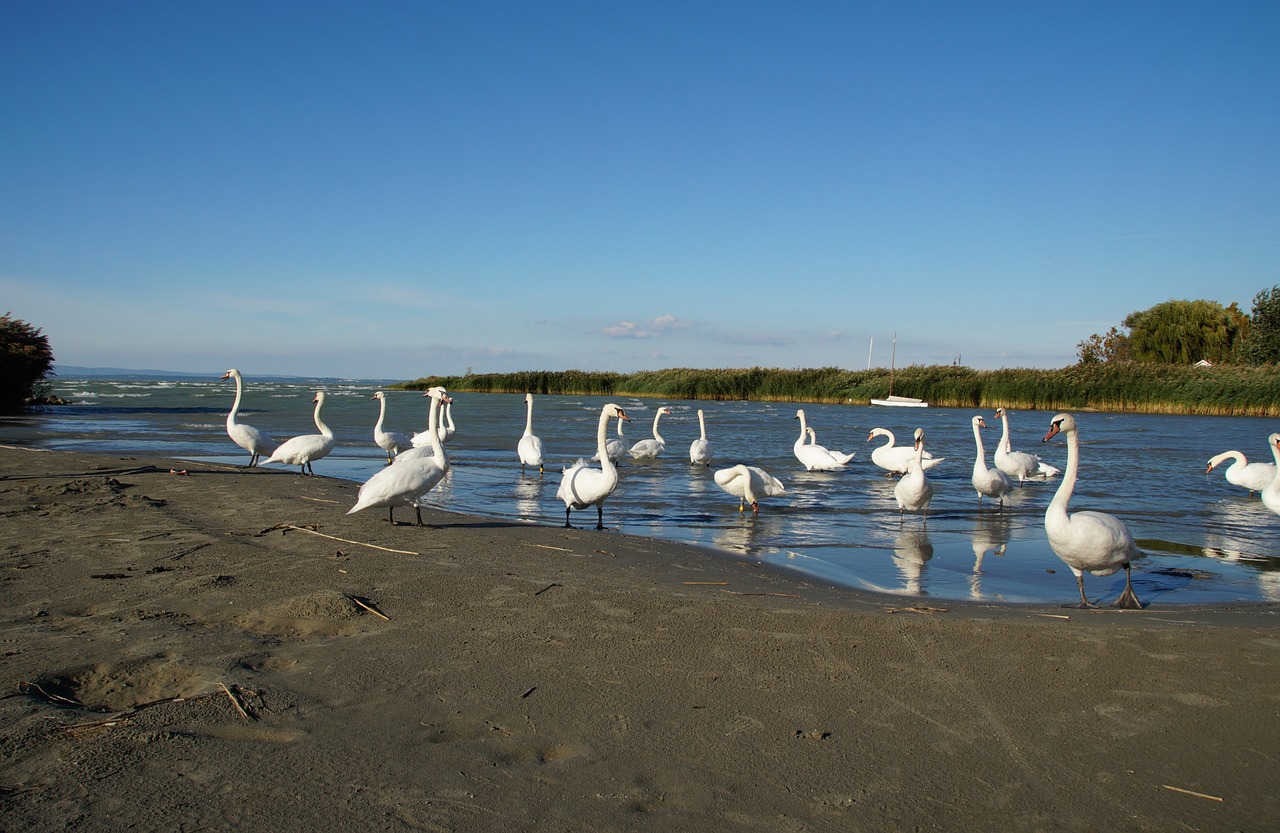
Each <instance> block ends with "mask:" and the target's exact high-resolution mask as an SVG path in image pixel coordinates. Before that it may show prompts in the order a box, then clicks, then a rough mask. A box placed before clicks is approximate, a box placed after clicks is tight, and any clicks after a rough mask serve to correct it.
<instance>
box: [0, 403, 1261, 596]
mask: <svg viewBox="0 0 1280 833" xmlns="http://www.w3.org/2000/svg"><path fill="white" fill-rule="evenodd" d="M376 387H377V383H376V382H335V381H332V380H325V381H307V380H263V379H248V380H247V385H246V392H245V400H244V404H243V406H242V409H241V421H244V422H248V423H250V424H253V425H255V426H257V427H258V428H260V429H262V430H263V431H266V432H268V433H270V434H272V435H273V436H274V437H275V439H276V440H277V441H281V440H283V439H286V438H288V437H291V436H294V435H297V434H307V433H314V431H315V428H314V426H313V424H312V422H311V412H312V406H311V399H312V397H313V394H314V391H315V390H317V389H324V390H326V391H327V392H328V394H329V397H328V402H327V403H326V405H325V411H324V418H325V421H326V422H327V423H328V424H329V426H330V427H331V428H332V429H333V430H334V432H335V434H336V435H337V437H338V448H337V449H336V450H335V451H334V452H333V454H331V455H330V456H329V457H327V458H325V459H323V460H321V461H319V462H317V463H315V470H316V473H317V474H323V475H327V476H331V477H340V478H346V479H350V480H356V481H363V480H364V479H366V478H367V477H369V476H370V475H372V474H373V473H374V472H376V471H377V470H378V469H379V468H381V467H382V465H383V464H384V462H385V455H384V454H383V453H382V451H381V449H379V448H377V447H376V446H375V445H374V444H373V439H372V431H373V424H374V422H375V421H376V419H377V416H378V403H377V401H376V400H373V399H371V398H370V397H371V395H372V393H373V391H374V390H375V389H376ZM54 390H55V392H56V393H58V394H59V395H60V396H63V397H64V398H67V399H70V400H73V401H74V402H75V403H76V404H73V405H68V406H64V407H56V408H51V409H49V410H48V411H47V412H45V413H41V414H34V415H30V416H24V417H19V418H9V419H5V420H0V441H3V442H6V443H9V444H27V445H38V446H42V447H46V448H53V449H75V450H80V451H105V452H112V453H118V452H124V453H149V454H158V455H165V456H171V457H177V458H181V459H190V460H201V461H210V462H219V463H238V464H243V463H247V462H248V454H247V453H244V452H242V451H241V450H240V449H239V448H238V447H236V446H235V445H234V444H233V443H232V442H231V441H230V439H228V437H227V435H226V433H225V430H224V420H225V417H226V413H227V411H228V410H229V408H230V404H231V400H232V398H233V396H234V392H235V390H234V386H233V384H232V383H231V382H230V381H228V382H221V381H219V380H218V379H216V378H211V379H208V380H191V379H182V380H177V381H160V380H154V379H99V378H95V379H58V380H56V384H55V386H54ZM387 399H388V405H387V408H388V415H387V425H388V427H390V428H393V429H395V430H398V431H401V432H404V433H410V432H413V431H421V430H424V429H425V428H426V420H427V404H426V403H427V401H428V400H426V399H425V398H423V397H422V396H421V395H420V394H417V393H413V392H401V391H390V392H388V394H387ZM616 401H617V402H618V404H619V405H621V406H622V407H623V408H625V409H626V410H627V413H628V414H629V415H630V416H631V417H632V420H633V421H632V422H631V423H629V424H628V425H627V427H626V428H625V431H626V434H627V440H628V443H631V442H634V441H636V440H639V439H643V438H644V437H648V436H650V435H651V427H652V422H653V417H654V413H655V411H656V410H657V409H658V408H659V407H662V406H664V405H665V406H668V407H670V408H671V409H672V411H673V413H672V414H671V415H670V416H664V417H663V419H662V422H661V425H660V428H659V431H660V433H661V434H662V435H663V437H664V438H665V440H666V443H667V448H666V452H665V453H664V454H663V456H661V457H660V458H658V460H656V461H655V462H653V463H648V464H635V463H624V464H623V466H622V467H621V482H620V483H619V486H618V490H617V491H616V492H615V493H614V494H613V496H612V497H610V498H609V500H608V501H607V502H606V504H605V523H606V524H607V525H608V526H609V527H610V528H611V529H620V530H623V531H625V532H629V533H633V534H639V535H648V536H653V537H657V538H665V539H671V540H677V541H687V542H691V543H696V544H700V545H704V546H710V547H715V548H718V549H721V550H725V551H728V552H730V553H734V554H737V555H739V556H741V557H744V558H750V559H755V560H760V561H764V562H767V563H770V564H773V565H776V566H778V567H781V568H783V569H788V570H794V571H797V572H800V573H803V574H806V575H808V576H810V577H812V578H815V579H818V580H821V581H824V582H829V583H832V584H837V585H846V586H849V587H855V588H859V589H864V590H871V591H876V592H883V593H891V594H900V595H904V596H910V597H928V598H932V599H938V600H946V599H974V600H982V601H989V602H1000V601H1004V602H1046V601H1048V602H1059V601H1061V602H1072V601H1074V600H1075V598H1076V588H1075V580H1074V578H1073V577H1072V575H1071V572H1070V571H1069V570H1068V569H1067V568H1066V566H1065V565H1064V564H1063V563H1062V562H1061V561H1059V560H1058V558H1057V557H1056V556H1055V555H1054V554H1053V552H1052V550H1050V548H1049V545H1048V541H1047V539H1046V537H1045V532H1044V510H1045V507H1046V506H1047V505H1048V503H1049V500H1050V499H1051V497H1052V495H1053V491H1054V489H1056V488H1057V483H1058V480H1057V479H1053V480H1050V481H1048V482H1032V481H1028V483H1027V484H1026V485H1025V486H1024V487H1022V488H1017V489H1015V492H1014V495H1013V497H1012V499H1011V500H1008V501H1006V504H1005V508H1004V510H1003V511H998V510H997V509H996V508H995V507H994V506H993V505H991V503H990V502H989V501H984V502H983V505H982V506H981V507H979V506H978V501H977V495H976V493H975V492H974V490H973V487H972V486H971V485H970V482H969V478H970V475H971V474H972V471H973V464H974V458H975V446H974V441H973V433H972V428H971V427H970V418H971V417H972V416H973V415H975V414H976V413H982V415H983V416H984V417H985V418H986V420H987V423H988V426H989V427H988V429H987V431H986V432H985V433H984V441H985V444H986V448H987V462H988V465H990V464H991V462H990V454H991V450H992V449H994V447H995V444H996V441H997V440H998V439H999V436H1000V433H999V422H998V421H997V420H995V419H993V418H992V414H991V412H990V411H985V412H978V411H973V410H959V409H949V408H927V409H915V408H910V409H909V408H877V407H862V406H841V405H804V406H801V407H803V408H804V409H805V412H806V414H807V416H808V420H809V423H810V425H812V426H814V427H815V428H816V429H817V431H818V441H819V442H820V443H822V444H823V445H826V446H827V447H829V448H832V449H839V450H842V451H846V452H848V451H856V452H857V456H856V457H855V458H854V459H853V461H852V462H851V463H850V464H849V465H848V466H847V467H846V468H845V469H843V470H840V471H835V472H812V473H810V472H806V471H805V470H804V469H803V467H802V466H801V465H800V463H799V462H798V461H797V460H796V458H795V456H794V454H793V453H792V444H793V443H794V442H795V440H796V438H797V436H798V435H799V423H798V422H797V420H796V419H795V413H796V407H797V406H795V405H787V404H782V403H768V402H701V403H697V402H689V401H680V400H648V399H646V400H641V399H632V398H627V397H621V398H618V399H617V400H616ZM605 402H606V400H605V399H601V398H596V397H563V396H539V397H537V399H536V403H535V411H534V431H535V433H537V434H538V435H539V436H541V437H542V439H543V442H544V444H545V446H546V450H547V459H548V465H547V470H546V472H545V473H544V474H542V475H541V476H539V475H538V474H537V473H536V472H530V473H527V474H525V475H521V472H520V464H519V460H518V458H517V457H516V452H515V447H516V442H517V441H518V439H519V437H520V435H521V433H522V432H523V430H524V418H525V407H524V401H523V397H522V396H514V395H510V396H509V395H500V394H465V393H462V394H456V395H455V404H454V407H453V416H454V421H455V423H456V425H457V435H456V437H455V438H454V439H453V440H452V441H451V442H450V443H449V445H448V453H449V456H450V461H451V462H452V465H453V468H452V470H451V472H450V475H449V477H448V478H447V479H446V481H445V482H444V483H442V484H441V486H440V487H439V488H437V489H436V490H434V491H433V492H432V493H431V495H430V497H429V499H428V502H429V503H431V504H434V505H437V506H440V507H441V508H445V509H450V510H455V511H459V512H466V513H471V514H476V515H485V516H491V517H498V518H506V519H513V520H519V521H523V522H528V523H537V524H546V525H557V526H558V525H560V524H563V522H564V504H563V503H562V502H560V501H558V500H557V499H556V497H555V491H556V486H557V485H558V483H559V480H560V471H561V469H562V468H563V467H564V466H565V465H568V464H571V463H572V462H573V461H575V460H576V459H578V458H579V457H590V456H591V455H592V454H594V453H595V429H596V423H597V419H598V416H599V413H600V408H601V406H602V405H603V404H604V403H605ZM698 408H702V409H703V410H704V411H705V413H706V421H707V433H708V436H709V438H710V439H711V441H712V443H713V445H714V449H715V454H716V458H715V461H714V462H713V463H712V466H711V467H710V468H709V469H708V468H704V467H694V466H691V465H690V464H689V455H688V451H689V444H690V442H692V441H693V440H694V439H696V438H697V436H698V419H697V409H698ZM1051 416H1052V414H1049V413H1046V412H1015V413H1013V414H1012V416H1011V419H1010V423H1011V435H1012V442H1013V447H1014V448H1015V449H1018V450H1022V451H1030V452H1032V453H1038V454H1040V455H1041V456H1042V457H1043V458H1044V459H1045V460H1046V461H1047V462H1049V463H1052V464H1054V465H1056V466H1059V467H1064V466H1065V462H1066V446H1065V443H1063V442H1062V441H1060V440H1054V441H1050V442H1049V443H1042V442H1041V439H1040V438H1041V437H1043V436H1044V434H1045V432H1046V431H1047V430H1048V427H1049V420H1050V417H1051ZM1077 420H1078V422H1079V425H1080V436H1081V440H1082V443H1083V449H1082V463H1081V474H1080V483H1079V484H1078V485H1077V488H1076V493H1075V497H1074V499H1073V500H1072V509H1098V510H1103V511H1107V512H1110V513H1112V514H1115V515H1117V516H1118V517H1120V518H1121V519H1122V520H1123V521H1124V522H1125V523H1126V524H1128V526H1129V528H1130V530H1131V531H1132V532H1133V534H1134V537H1135V538H1137V539H1138V541H1139V545H1140V546H1141V547H1142V548H1143V549H1144V550H1145V551H1146V552H1147V553H1148V554H1149V557H1148V558H1146V559H1144V560H1142V561H1140V562H1138V563H1137V564H1136V565H1135V568H1134V575H1133V578H1134V587H1135V589H1136V591H1137V593H1138V596H1139V598H1141V599H1142V600H1143V601H1144V602H1146V603H1148V604H1149V605H1151V606H1167V605H1171V604H1186V603H1213V602H1233V601H1239V602H1258V601H1276V600H1280V551H1278V548H1277V547H1276V546H1275V545H1274V543H1273V542H1274V541H1275V535H1276V533H1277V531H1280V516H1276V515H1274V514H1273V513H1271V512H1270V511H1269V510H1267V509H1266V507H1264V506H1263V505H1262V503H1261V502H1260V501H1259V499H1258V498H1257V496H1252V497H1251V496H1249V495H1248V494H1247V493H1246V492H1244V490H1242V489H1240V488H1238V487H1235V486H1231V485H1230V484H1228V483H1227V482H1226V481H1225V480H1224V478H1223V477H1222V475H1221V473H1220V472H1221V469H1219V470H1218V471H1215V472H1214V473H1213V474H1210V475H1207V476H1206V474H1205V464H1206V461H1207V460H1208V458H1209V457H1211V456H1212V455H1214V454H1216V453H1218V452H1221V451H1225V450H1228V449H1238V450H1240V451H1242V452H1244V453H1245V455H1246V456H1248V457H1249V459H1250V460H1258V461H1269V460H1270V455H1269V453H1268V449H1267V443H1266V437H1267V435H1268V434H1269V433H1270V432H1271V431H1273V430H1277V427H1278V425H1277V423H1276V422H1274V421H1271V420H1265V419H1252V418H1228V417H1176V416H1147V415H1117V414H1093V413H1085V414H1078V415H1077ZM875 427H884V428H888V429H890V430H891V431H893V432H894V433H895V434H896V435H897V437H898V438H899V444H902V443H903V442H906V441H909V440H910V437H911V434H912V432H913V430H914V429H915V428H916V427H923V428H924V429H925V430H926V432H927V445H928V448H929V450H930V451H931V452H932V453H933V454H934V456H936V457H944V458H946V459H945V461H944V462H943V463H942V464H941V465H940V466H938V467H937V468H934V469H932V470H930V472H929V478H930V480H931V481H932V483H933V485H934V498H933V503H932V505H931V507H930V510H929V517H928V524H927V527H926V525H925V524H924V523H923V522H922V519H921V518H920V517H919V516H918V515H908V516H907V517H906V519H905V521H901V520H900V519H899V515H898V511H897V507H896V504H895V503H894V499H893V481H892V480H888V479H886V478H885V477H883V476H882V475H881V472H880V470H879V469H877V468H876V467H874V466H873V465H872V464H871V462H870V455H871V450H872V449H873V448H874V446H875V445H876V444H878V443H879V442H880V440H877V441H876V443H868V442H867V441H866V438H867V434H868V432H869V431H870V429H872V428H875ZM611 432H612V428H611ZM739 462H742V463H748V464H750V465H757V466H761V467H763V468H764V469H766V470H767V471H769V472H770V473H771V474H773V475H774V476H775V477H778V478H779V479H781V480H782V481H783V483H784V484H785V485H786V488H787V494H786V495H785V496H782V497H778V498H770V499H767V500H764V501H762V503H761V511H760V514H759V516H758V517H753V516H752V515H751V513H750V512H749V511H748V512H746V513H740V512H739V511H738V502H737V500H736V499H734V498H731V497H729V496H728V495H727V494H725V493H724V492H723V491H721V489H720V488H719V487H718V486H717V485H716V484H715V482H714V481H713V480H712V472H713V471H714V470H715V469H716V468H720V467H723V466H728V465H733V464H735V463H739ZM272 468H280V469H284V470H288V469H286V468H285V467H276V466H273V467H272ZM369 514H370V522H373V520H374V519H375V518H378V519H381V517H382V512H381V510H378V511H377V512H370V513H369ZM594 521H595V511H594V509H588V510H586V511H584V512H581V513H574V523H575V525H585V526H591V525H594ZM424 534H426V533H424ZM601 534H602V535H607V534H608V533H607V532H605V533H601ZM1122 587H1123V575H1122V574H1118V575H1114V576H1109V577H1105V578H1096V577H1092V576H1086V577H1085V589H1086V590H1087V591H1088V593H1089V595H1090V598H1091V599H1093V600H1095V601H1101V602H1103V603H1110V601H1111V600H1113V599H1114V597H1115V596H1116V595H1117V594H1118V592H1119V589H1120V588H1122Z"/></svg>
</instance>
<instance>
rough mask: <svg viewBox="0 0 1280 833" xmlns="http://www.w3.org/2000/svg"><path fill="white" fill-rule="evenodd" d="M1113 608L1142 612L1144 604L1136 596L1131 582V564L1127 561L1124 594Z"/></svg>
mask: <svg viewBox="0 0 1280 833" xmlns="http://www.w3.org/2000/svg"><path fill="white" fill-rule="evenodd" d="M1111 606H1112V607H1119V608H1124V609H1125V610H1142V602H1140V601H1138V597H1137V596H1136V595H1134V592H1133V585H1132V584H1131V583H1130V581H1129V563H1128V562H1127V561H1126V562H1125V565H1124V592H1123V593H1121V594H1120V598H1118V599H1116V600H1115V603H1114V604H1112V605H1111Z"/></svg>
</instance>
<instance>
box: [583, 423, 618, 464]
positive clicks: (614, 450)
mask: <svg viewBox="0 0 1280 833" xmlns="http://www.w3.org/2000/svg"><path fill="white" fill-rule="evenodd" d="M622 422H623V420H622V418H621V417H619V418H618V438H617V439H615V440H609V442H608V444H607V445H605V451H606V452H608V454H609V459H610V460H612V461H613V462H614V463H615V464H617V462H618V461H619V460H621V459H622V458H623V457H625V456H626V455H627V440H626V438H625V437H623V436H622ZM591 459H593V460H594V459H596V458H594V457H592V458H591Z"/></svg>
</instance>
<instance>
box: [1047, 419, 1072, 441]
mask: <svg viewBox="0 0 1280 833" xmlns="http://www.w3.org/2000/svg"><path fill="white" fill-rule="evenodd" d="M1074 430H1076V420H1075V417H1073V416H1071V414H1058V415H1057V416H1055V417H1054V418H1053V419H1052V420H1050V422H1049V433H1048V434H1045V435H1044V439H1043V440H1041V442H1046V443H1047V442H1048V441H1049V440H1051V439H1053V438H1054V437H1055V436H1057V435H1058V434H1062V433H1070V432H1071V431H1074Z"/></svg>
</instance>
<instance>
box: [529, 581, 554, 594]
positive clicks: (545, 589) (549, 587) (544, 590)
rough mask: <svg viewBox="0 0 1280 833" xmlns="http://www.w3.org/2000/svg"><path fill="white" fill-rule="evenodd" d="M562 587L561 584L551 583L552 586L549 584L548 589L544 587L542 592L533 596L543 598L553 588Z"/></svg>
mask: <svg viewBox="0 0 1280 833" xmlns="http://www.w3.org/2000/svg"><path fill="white" fill-rule="evenodd" d="M560 586H561V585H560V584H558V583H557V582H554V581H553V582H551V583H550V584H548V585H547V586H546V587H544V588H542V589H541V590H539V591H538V592H537V593H534V594H533V595H535V596H541V595H542V594H543V593H545V592H547V591H548V590H550V589H551V588H552V587H560Z"/></svg>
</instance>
